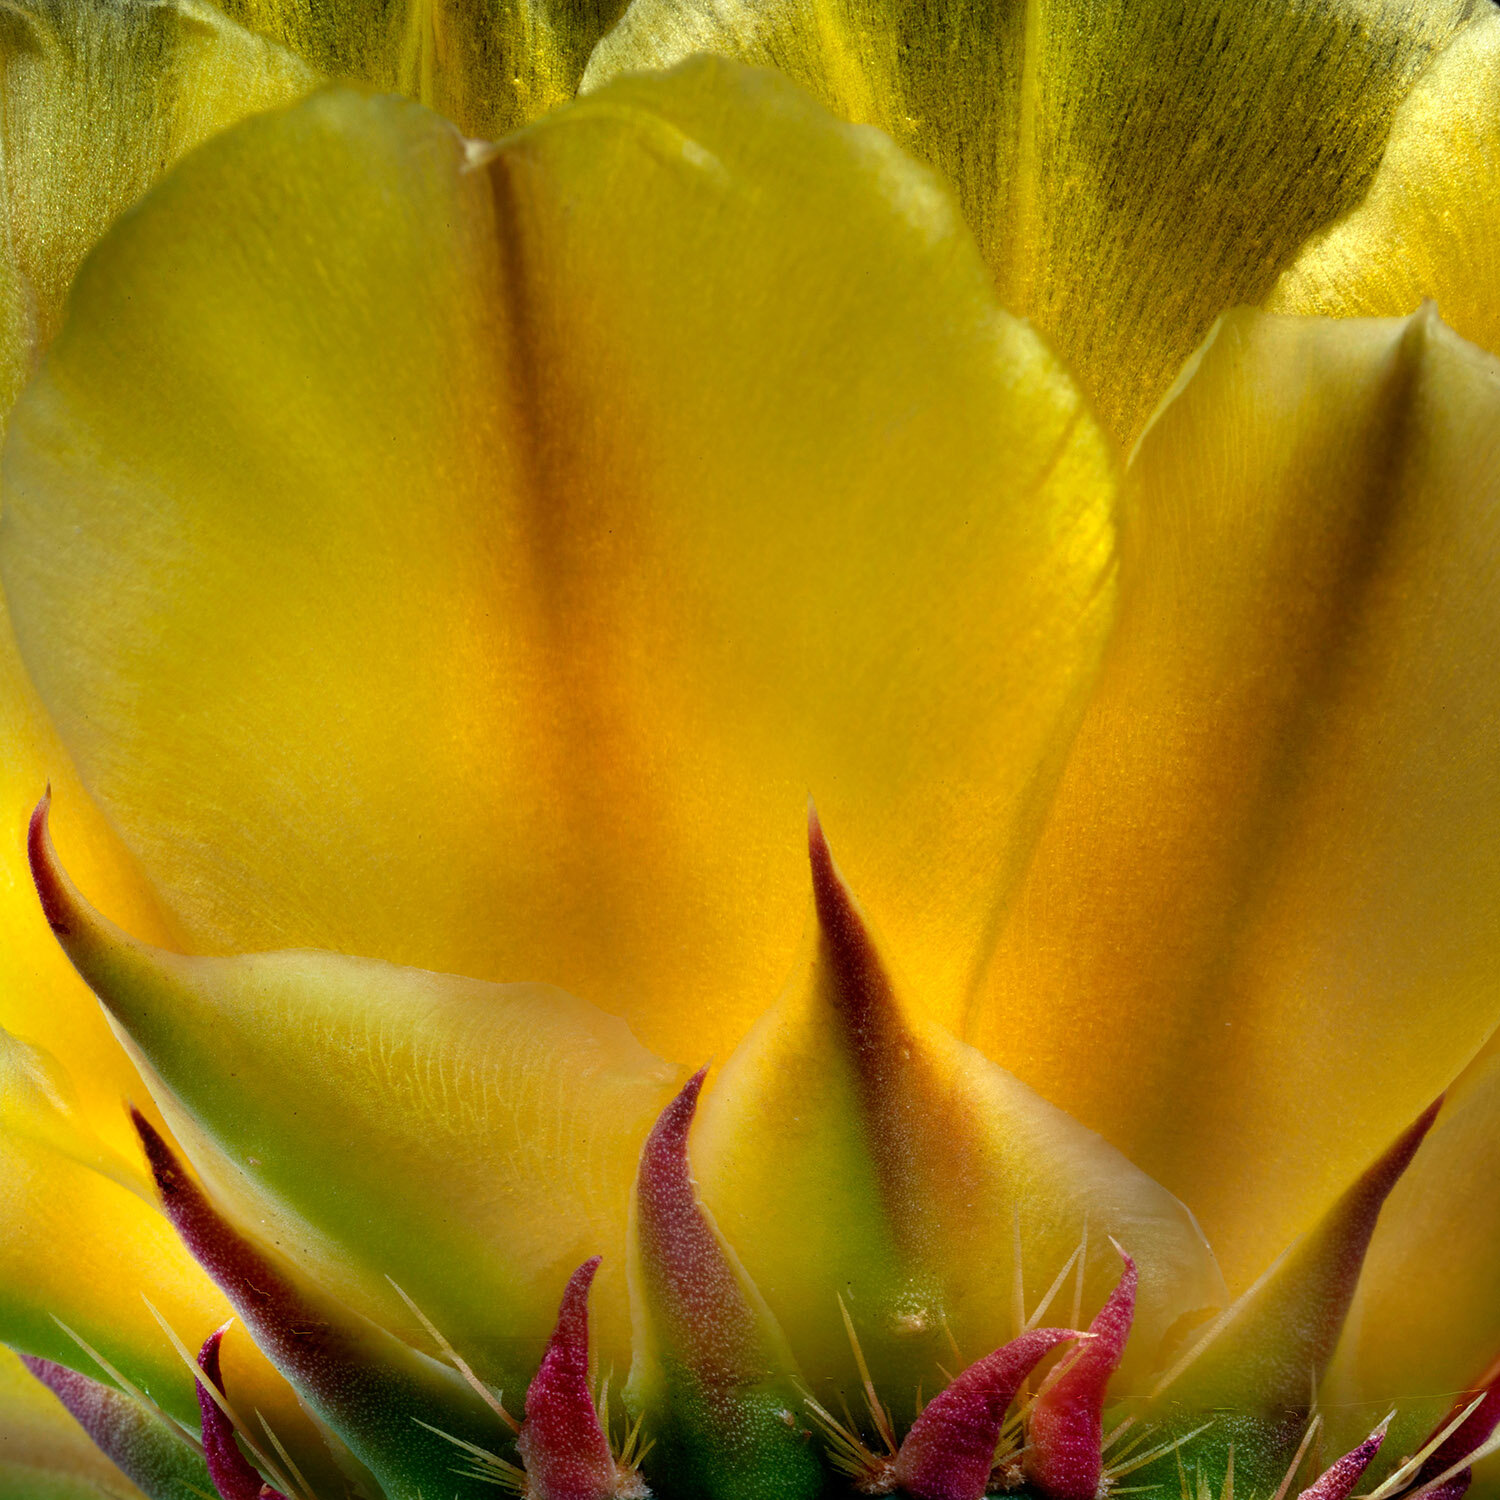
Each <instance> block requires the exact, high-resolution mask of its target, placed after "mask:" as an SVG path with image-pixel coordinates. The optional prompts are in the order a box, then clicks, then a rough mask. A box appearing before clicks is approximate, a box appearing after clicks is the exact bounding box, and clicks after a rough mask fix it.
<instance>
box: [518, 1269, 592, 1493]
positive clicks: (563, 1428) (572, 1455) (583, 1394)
mask: <svg viewBox="0 0 1500 1500" xmlns="http://www.w3.org/2000/svg"><path fill="white" fill-rule="evenodd" d="M599 1261H600V1257H599V1256H597V1255H595V1256H591V1257H590V1258H589V1259H588V1260H586V1261H584V1263H583V1264H582V1265H581V1266H579V1268H578V1269H577V1270H576V1271H574V1272H573V1274H572V1276H570V1277H569V1278H568V1285H567V1288H566V1289H565V1290H564V1292H563V1295H562V1305H561V1306H560V1307H559V1309H558V1314H557V1326H556V1327H555V1328H554V1329H553V1332H552V1337H551V1339H550V1340H549V1342H548V1344H547V1352H546V1354H545V1355H544V1356H543V1358H542V1364H541V1368H540V1369H539V1370H538V1371H537V1372H536V1376H535V1378H534V1379H533V1380H532V1382H531V1385H530V1387H529V1388H528V1389H527V1391H526V1420H525V1422H524V1423H523V1424H522V1426H521V1432H520V1436H519V1437H518V1438H517V1446H518V1447H519V1449H520V1452H521V1461H522V1463H523V1464H524V1465H525V1467H526V1480H527V1495H528V1497H530V1500H610V1497H612V1496H613V1495H614V1492H615V1485H616V1472H615V1462H614V1455H613V1454H612V1453H611V1452H610V1447H609V1438H608V1437H607V1436H606V1434H605V1432H604V1428H603V1426H602V1425H601V1424H600V1421H599V1413H598V1412H597V1410H596V1409H595V1407H594V1398H593V1395H592V1393H591V1392H590V1390H589V1382H588V1368H589V1334H588V1295H589V1287H590V1285H591V1284H592V1282H593V1280H594V1273H595V1272H596V1271H597V1270H598V1269H599Z"/></svg>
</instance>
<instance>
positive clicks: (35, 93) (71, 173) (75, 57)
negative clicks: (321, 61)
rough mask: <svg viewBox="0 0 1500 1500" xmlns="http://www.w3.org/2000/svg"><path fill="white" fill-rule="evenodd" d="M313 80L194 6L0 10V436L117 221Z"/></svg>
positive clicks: (108, 4)
mask: <svg viewBox="0 0 1500 1500" xmlns="http://www.w3.org/2000/svg"><path fill="white" fill-rule="evenodd" d="M316 82H317V78H316V75H315V74H313V73H312V71H311V70H310V69H309V68H308V67H307V66H306V65H305V64H304V63H303V62H301V61H300V60H299V59H298V58H296V57H294V56H293V55H292V54H290V53H289V52H287V51H285V50H284V49H283V48H280V47H278V46H276V45H274V44H273V43H271V42H267V41H264V40H262V39H261V38H259V37H255V36H252V35H250V34H249V33H248V32H246V31H243V30H242V29H241V28H240V27H238V26H235V25H234V24H232V23H231V22H229V21H226V20H225V19H224V18H223V17H222V16H220V15H218V14H216V13H215V12H214V11H212V10H210V9H208V8H207V7H204V6H200V5H198V4H195V3H194V0H165V3H155V0H15V3H12V4H7V5H6V6H4V8H3V9H0V161H3V169H0V430H3V421H4V414H5V413H7V412H8V411H9V410H10V406H11V403H12V402H13V401H14V400H15V398H16V396H17V394H18V393H19V391H20V389H21V387H22V385H23V384H24V383H25V382H26V380H27V379H28V378H29V376H30V375H31V372H32V370H33V369H34V368H35V366H36V363H37V361H38V360H39V359H40V358H41V355H42V353H43V352H44V351H45V350H46V348H47V345H48V344H49V343H50V342H51V341H52V338H53V336H54V335H55V334H56V332H57V330H58V327H59V326H60V324H61V321H62V313H63V304H64V301H65V299H66V296H67V291H68V287H69V286H70V285H71V283H72V281H73V277H74V274H75V273H76V272H77V270H78V266H79V264H80V262H81V261H82V260H83V257H84V256H85V255H86V254H87V253H88V252H89V250H90V249H92V248H93V246H94V244H95V243H96V242H97V241H98V239H99V237H100V235H102V234H103V233H104V231H105V229H107V228H108V226H109V225H110V223H111V222H112V221H113V220H114V219H115V217H116V216H117V215H118V214H119V213H120V212H121V211H122V210H123V209H125V208H128V207H129V206H130V204H131V203H133V202H134V201H135V200H136V199H137V198H138V197H140V195H141V194H142V193H143V192H144V191H145V190H146V189H147V188H148V187H149V186H150V185H151V183H152V182H153V181H155V179H156V178H157V177H158V176H160V175H161V172H162V171H163V169H164V168H166V167H167V166H169V165H170V164H171V163H172V162H173V161H175V160H176V159H177V158H178V157H179V156H181V155H183V153H184V152H187V151H190V150H191V149H192V148H193V147H194V146H196V145H197V144H198V143H199V142H200V141H203V140H206V139H207V138H208V137H209V136H210V135H212V134H214V132H216V131H218V130H222V129H223V128H224V127H225V126H226V125H229V124H231V123H232V122H233V121H235V120H238V119H242V118H243V117H244V116H245V115H247V114H251V113H253V112H254V111H256V110H259V109H268V108H271V107H272V106H274V105H277V104H282V103H285V102H286V101H287V100H289V99H295V98H297V97H299V96H300V95H302V94H305V93H306V92H307V91H308V89H309V88H311V87H313V85H314V84H315V83H316Z"/></svg>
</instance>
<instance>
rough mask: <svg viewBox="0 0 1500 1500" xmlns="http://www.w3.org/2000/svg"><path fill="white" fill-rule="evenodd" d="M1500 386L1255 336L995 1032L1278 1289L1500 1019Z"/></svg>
mask: <svg viewBox="0 0 1500 1500" xmlns="http://www.w3.org/2000/svg"><path fill="white" fill-rule="evenodd" d="M1497 486H1500V365H1497V363H1496V361H1494V360H1493V359H1492V358H1491V357H1489V356H1488V355H1485V354H1483V353H1482V352H1481V351H1479V350H1477V349H1475V348H1473V347H1472V346H1471V345H1468V344H1466V343H1464V342H1463V341H1462V340H1460V339H1459V338H1457V337H1456V336H1455V335H1454V334H1453V333H1451V332H1450V331H1449V330H1448V329H1446V328H1445V327H1443V325H1442V324H1441V323H1439V322H1438V321H1437V319H1436V318H1435V316H1433V315H1432V314H1431V313H1430V312H1424V313H1421V314H1419V315H1417V316H1416V317H1414V318H1413V319H1411V320H1409V321H1408V322H1405V323H1401V322H1378V321H1349V322H1332V321H1322V320H1316V319H1290V318H1274V317H1269V316H1265V315H1261V314H1254V313H1250V312H1239V313H1235V314H1232V315H1230V316H1228V317H1227V318H1225V319H1224V321H1223V322H1222V324H1221V325H1220V327H1219V329H1218V331H1217V333H1216V334H1215V336H1214V337H1213V339H1212V340H1210V342H1209V343H1208V345H1207V347H1206V348H1205V349H1204V350H1203V352H1202V354H1201V356H1200V358H1199V360H1198V362H1197V364H1196V368H1195V369H1194V370H1193V371H1191V372H1190V376H1189V378H1188V379H1187V380H1186V381H1185V383H1184V385H1183V386H1182V387H1181V389H1180V390H1179V391H1178V393H1177V395H1176V397H1175V399H1174V400H1173V401H1172V402H1171V403H1170V404H1169V405H1167V406H1166V407H1165V408H1164V409H1163V410H1162V411H1161V413H1160V414H1159V415H1158V417H1157V419H1156V422H1155V424H1154V425H1153V426H1152V427H1151V429H1150V430H1149V431H1148V432H1147V434H1146V436H1145V438H1144V439H1143V440H1142V443H1141V445H1140V449H1139V451H1138V453H1137V454H1136V456H1135V458H1134V460H1133V464H1132V485H1131V491H1130V494H1131V500H1130V509H1129V511H1128V514H1127V518H1126V522H1125V526H1124V534H1125V536H1126V537H1127V548H1126V551H1125V554H1124V560H1123V562H1122V592H1121V610H1122V613H1121V620H1120V625H1119V628H1118V633H1117V635H1116V637H1115V640H1114V642H1113V645H1112V647H1111V652H1110V655H1109V658H1108V662H1107V665H1106V668H1105V672H1104V675H1103V678H1102V680H1101V686H1100V690H1099V693H1098V696H1097V698H1096V700H1095V702H1094V703H1093V704H1092V705H1091V708H1090V711H1089V714H1088V716H1087V718H1086V721H1085V723H1084V724H1083V726H1082V728H1081V729H1080V732H1079V736H1078V739H1077V741H1076V743H1075V745H1074V748H1073V752H1072V755H1071V758H1070V762H1069V765H1068V767H1067V769H1066V771H1065V773H1064V775H1063V778H1062V782H1061V785H1060V790H1059V794H1058V797H1057V800H1056V802H1055V804H1054V806H1053V808H1052V810H1051V813H1050V815H1049V819H1048V823H1047V826H1046V828H1045V830H1044V832H1043V834H1042V837H1041V840H1040V843H1039V846H1038V852H1037V854H1036V857H1035V859H1034V860H1033V863H1032V865H1031V868H1030V870H1029V872H1028V875H1027V881H1026V885H1025V888H1024V891H1023V893H1022V896H1021V898H1020V899H1019V901H1018V903H1017V905H1016V907H1015V909H1014V911H1013V912H1012V913H1011V917H1010V921H1009V924H1008V926H1007V927H1006V929H1005V931H1004V933H1003V935H1002V937H1001V940H1000V942H999V943H998V945H997V949H996V953H995V958H994V964H993V967H992V969H991V971H990V974H989V976H988V978H987V981H986V983H985V985H984V987H983V989H982V990H981V991H980V993H979V994H978V996H977V997H976V1004H975V1008H974V1011H973V1014H972V1017H971V1026H970V1035H971V1036H972V1038H973V1039H975V1040H976V1041H978V1042H979V1043H980V1044H981V1045H982V1046H983V1047H984V1048H985V1049H986V1050H987V1051H988V1052H989V1053H990V1054H991V1055H992V1056H994V1057H995V1058H997V1059H998V1060H999V1061H1001V1062H1003V1063H1005V1064H1006V1065H1007V1066H1009V1067H1011V1068H1012V1069H1014V1070H1015V1071H1016V1072H1018V1073H1019V1074H1020V1075H1021V1076H1022V1077H1023V1078H1025V1079H1027V1080H1028V1081H1029V1082H1031V1083H1032V1084H1033V1085H1034V1086H1036V1087H1037V1088H1039V1089H1040V1090H1041V1092H1042V1093H1043V1094H1044V1095H1046V1096H1047V1097H1048V1098H1050V1099H1052V1100H1054V1101H1055V1102H1056V1103H1058V1104H1061V1105H1062V1106H1063V1107H1064V1108H1067V1109H1068V1110H1069V1111H1070V1112H1072V1113H1073V1114H1075V1115H1077V1116H1078V1117H1079V1118H1080V1119H1082V1120H1083V1121H1084V1122H1085V1123H1087V1124H1090V1125H1093V1126H1094V1127H1095V1128H1096V1129H1098V1130H1100V1131H1102V1132H1103V1133H1104V1135H1105V1136H1106V1137H1107V1138H1109V1139H1110V1140H1112V1141H1113V1142H1114V1143H1115V1144H1116V1145H1118V1146H1119V1147H1121V1149H1123V1150H1124V1151H1125V1152H1126V1154H1127V1155H1129V1156H1130V1157H1131V1159H1132V1160H1133V1161H1135V1162H1136V1163H1137V1164H1138V1165H1140V1166H1141V1167H1143V1168H1144V1169H1145V1170H1147V1171H1149V1172H1150V1173H1151V1174H1152V1175H1153V1176H1154V1177H1156V1178H1157V1180H1158V1181H1160V1182H1162V1183H1163V1184H1165V1185H1166V1186H1167V1187H1168V1188H1170V1189H1171V1190H1172V1191H1173V1192H1175V1193H1176V1194H1177V1195H1178V1196H1179V1197H1181V1198H1182V1199H1183V1200H1184V1202H1187V1203H1189V1204H1191V1205H1192V1206H1193V1208H1194V1210H1195V1212H1197V1213H1198V1215H1199V1217H1200V1219H1201V1220H1202V1222H1203V1227H1204V1229H1205V1231H1206V1233H1207V1234H1208V1238H1209V1242H1210V1243H1211V1244H1212V1245H1213V1246H1214V1248H1215V1250H1216V1251H1217V1253H1218V1255H1219V1258H1220V1261H1221V1263H1222V1264H1223V1265H1224V1269H1225V1274H1226V1276H1227V1277H1228V1279H1229V1282H1230V1285H1231V1287H1234V1288H1236V1289H1238V1288H1242V1287H1244V1286H1246V1285H1247V1284H1248V1283H1249V1281H1250V1280H1252V1279H1253V1278H1254V1277H1255V1276H1256V1275H1257V1274H1258V1273H1259V1272H1260V1271H1261V1270H1262V1269H1263V1268H1264V1267H1265V1266H1266V1265H1267V1264H1268V1263H1269V1261H1270V1260H1271V1258H1272V1257H1273V1256H1274V1255H1275V1254H1276V1253H1278V1252H1279V1251H1280V1250H1281V1248H1282V1247H1283V1246H1284V1245H1285V1244H1287V1243H1288V1242H1289V1241H1290V1240H1291V1239H1292V1238H1293V1237H1294V1236H1295V1235H1296V1234H1298V1233H1300V1232H1301V1231H1302V1230H1304V1229H1305V1228H1307V1227H1308V1226H1309V1225H1310V1224H1311V1223H1312V1222H1313V1220H1314V1219H1315V1218H1316V1217H1317V1215H1318V1213H1319V1212H1320V1210H1321V1208H1322V1206H1323V1205H1325V1204H1326V1203H1328V1202H1329V1201H1331V1200H1332V1198H1333V1197H1334V1195H1335V1194H1336V1193H1337V1192H1338V1191H1340V1190H1341V1189H1342V1186H1343V1184H1344V1183H1345V1182H1347V1181H1348V1180H1350V1179H1351V1178H1352V1177H1353V1176H1354V1175H1355V1173H1356V1172H1357V1171H1359V1170H1360V1169H1361V1168H1362V1167H1363V1165H1364V1164H1365V1163H1366V1162H1367V1161H1368V1160H1370V1159H1372V1158H1373V1157H1374V1156H1375V1155H1376V1154H1377V1153H1378V1152H1379V1151H1380V1150H1381V1149H1383V1147H1384V1146H1385V1145H1386V1143H1387V1142H1389V1141H1390V1140H1391V1139H1393V1138H1394V1137H1395V1136H1396V1135H1397V1133H1398V1132H1399V1131H1400V1130H1401V1129H1402V1128H1403V1127H1404V1126H1405V1125H1406V1124H1407V1123H1408V1122H1409V1121H1410V1120H1412V1119H1413V1118H1415V1117H1416V1116H1417V1114H1418V1113H1419V1112H1420V1111H1421V1110H1422V1109H1423V1108H1424V1107H1425V1106H1426V1105H1427V1104H1428V1103H1430V1102H1431V1100H1432V1099H1433V1098H1434V1097H1436V1095H1437V1094H1438V1093H1439V1092H1440V1091H1441V1090H1442V1088H1443V1087H1444V1086H1445V1085H1446V1084H1447V1083H1448V1081H1449V1080H1450V1079H1451V1078H1452V1077H1453V1076H1454V1074H1455V1073H1456V1072H1457V1071H1458V1070H1459V1069H1460V1068H1461V1067H1463V1065H1464V1064H1465V1063H1466V1062H1467V1061H1468V1059H1469V1058H1470V1057H1471V1056H1472V1055H1473V1054H1474V1052H1475V1051H1476V1050H1477V1048H1478V1047H1479V1045H1480V1044H1481V1043H1482V1042H1483V1040H1484V1039H1485V1037H1486V1036H1487V1035H1488V1034H1489V1032H1490V1031H1491V1029H1492V1028H1493V1027H1494V1025H1495V1020H1496V1016H1497V1014H1500V929H1497V928H1496V925H1495V921H1494V911H1495V906H1496V900H1497V897H1500V889H1497V882H1500V871H1497V867H1496V864H1495V860H1494V849H1495V848H1496V847H1497V844H1500V678H1497V675H1496V673H1495V670H1494V663H1495V661H1496V659H1497V654H1500V589H1497V579H1500V518H1497V514H1496V510H1495V504H1494V499H1495V495H1496V493H1497Z"/></svg>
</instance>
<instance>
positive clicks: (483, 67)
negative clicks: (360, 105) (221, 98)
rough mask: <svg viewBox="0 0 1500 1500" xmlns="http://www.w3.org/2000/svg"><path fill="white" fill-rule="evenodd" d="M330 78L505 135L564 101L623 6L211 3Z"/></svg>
mask: <svg viewBox="0 0 1500 1500" xmlns="http://www.w3.org/2000/svg"><path fill="white" fill-rule="evenodd" d="M214 3H216V4H217V5H218V7H219V8H220V9H221V10H222V11H224V13H225V14H226V15H229V16H232V17H234V19H235V20H237V21H239V22H241V23H242V24H243V25H245V26H247V27H249V28H250V29H251V30H252V31H257V32H260V33H261V34H263V35H265V36H269V37H274V38H275V39H276V40H277V41H278V42H281V43H282V44H283V45H285V46H287V47H289V48H291V49H292V50H293V51H294V52H296V53H298V54H299V55H300V56H302V57H304V58H306V59H307V61H308V62H309V63H310V64H311V65H312V66H313V67H314V68H316V69H318V71H319V72H322V73H324V74H326V75H327V76H328V77H330V78H340V79H353V80H357V81H359V82H363V83H368V84H371V85H373V86H374V87H375V88H378V89H384V90H389V91H390V92H392V93H398V94H405V95H406V97H407V98H409V99H415V100H417V101H418V102H419V103H422V104H425V105H427V106H428V107H429V108H431V109H435V110H437V111H439V113H441V114H444V115H447V116H448V118H449V119H450V120H452V121H453V122H454V123H455V124H456V125H457V126H458V127H459V129H460V130H462V131H463V132H464V133H465V134H466V135H472V136H480V137H490V138H494V137H496V136H500V135H504V134H505V133H506V132H507V131H510V130H514V129H515V128H516V127H517V126H519V125H524V124H525V123H526V122H527V121H528V120H535V119H536V118H538V117H539V116H540V115H544V114H546V113H547V111H548V110H550V109H555V108H556V107H557V106H558V105H559V104H562V103H564V102H566V101H567V100H569V99H571V98H572V97H573V95H574V93H575V92H576V91H577V88H578V80H579V78H580V77H581V76H582V74H583V67H584V64H585V63H586V62H587V61H588V56H589V53H590V51H591V50H592V49H593V46H594V44H595V43H596V42H597V41H598V40H599V38H600V37H601V36H602V35H603V34H604V32H605V31H606V30H607V29H608V27H609V26H610V25H611V24H612V23H613V22H614V20H615V18H616V17H617V16H618V15H619V14H620V12H621V11H622V10H623V9H624V8H625V4H626V3H627V0H391V3H387V4H380V5H376V4H372V3H370V0H214Z"/></svg>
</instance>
